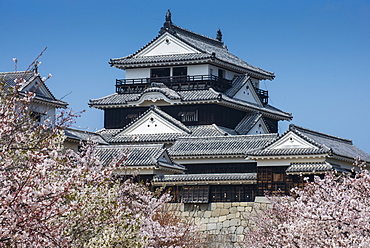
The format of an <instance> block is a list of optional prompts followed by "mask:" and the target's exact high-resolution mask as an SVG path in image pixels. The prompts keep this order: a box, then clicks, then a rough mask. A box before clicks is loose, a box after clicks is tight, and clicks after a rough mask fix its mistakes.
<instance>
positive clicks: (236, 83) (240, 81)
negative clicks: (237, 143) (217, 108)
mask: <svg viewBox="0 0 370 248" xmlns="http://www.w3.org/2000/svg"><path fill="white" fill-rule="evenodd" d="M248 79H249V76H248V75H247V74H243V75H238V76H236V77H235V78H234V79H233V81H232V84H233V86H232V87H231V88H230V89H228V90H227V91H226V92H225V94H226V95H228V96H230V97H234V96H235V94H236V93H238V91H239V90H240V89H241V88H242V87H243V86H244V85H245V83H246V82H247V81H248Z"/></svg>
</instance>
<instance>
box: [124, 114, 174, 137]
mask: <svg viewBox="0 0 370 248" xmlns="http://www.w3.org/2000/svg"><path fill="white" fill-rule="evenodd" d="M133 128H134V129H132V130H129V131H128V132H127V133H126V134H154V133H181V132H180V131H179V130H176V129H175V128H174V127H173V126H170V125H168V123H166V121H163V120H161V119H159V118H158V117H157V116H155V115H150V116H149V117H148V118H147V119H145V120H144V121H143V122H141V123H140V125H138V126H135V127H133Z"/></svg>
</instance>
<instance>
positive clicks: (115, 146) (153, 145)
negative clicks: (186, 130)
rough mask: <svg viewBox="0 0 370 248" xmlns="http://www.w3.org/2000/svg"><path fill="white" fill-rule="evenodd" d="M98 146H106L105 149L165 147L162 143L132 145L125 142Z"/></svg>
mask: <svg viewBox="0 0 370 248" xmlns="http://www.w3.org/2000/svg"><path fill="white" fill-rule="evenodd" d="M98 147H99V148H107V149H115V148H117V147H149V148H150V147H152V148H157V147H160V148H163V149H166V148H164V145H163V144H134V145H131V144H130V145H127V144H118V145H112V144H110V145H109V146H106V145H98Z"/></svg>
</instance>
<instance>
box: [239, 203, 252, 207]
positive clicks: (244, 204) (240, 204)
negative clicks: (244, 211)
mask: <svg viewBox="0 0 370 248" xmlns="http://www.w3.org/2000/svg"><path fill="white" fill-rule="evenodd" d="M249 203H251V202H239V206H240V207H246V206H248V204H249Z"/></svg>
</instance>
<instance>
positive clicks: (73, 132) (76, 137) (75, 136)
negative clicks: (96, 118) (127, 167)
mask: <svg viewBox="0 0 370 248" xmlns="http://www.w3.org/2000/svg"><path fill="white" fill-rule="evenodd" d="M64 134H65V136H66V137H67V139H69V140H72V141H77V142H79V141H87V140H92V141H93V142H96V143H97V144H101V145H107V144H108V143H107V142H106V141H105V140H104V139H103V138H102V137H101V136H100V134H98V133H94V132H88V131H83V130H78V129H73V128H66V129H64Z"/></svg>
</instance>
